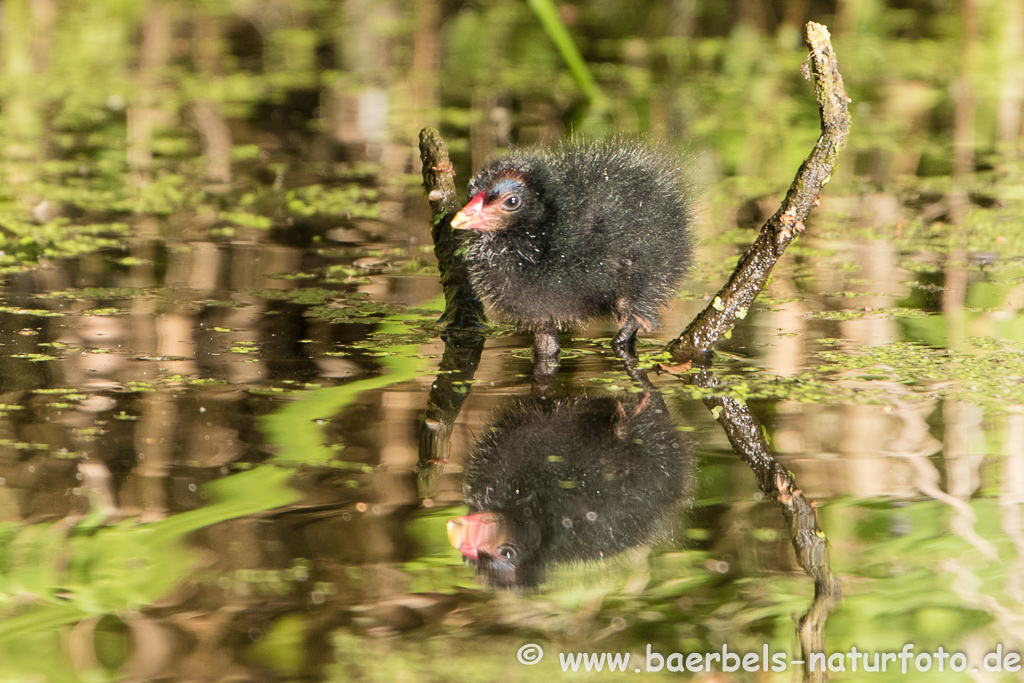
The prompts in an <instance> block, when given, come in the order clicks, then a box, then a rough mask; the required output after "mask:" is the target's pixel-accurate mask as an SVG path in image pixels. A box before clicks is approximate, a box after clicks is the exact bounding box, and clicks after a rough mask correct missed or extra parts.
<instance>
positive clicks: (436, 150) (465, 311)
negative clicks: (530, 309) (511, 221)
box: [420, 127, 487, 329]
mask: <svg viewBox="0 0 1024 683" xmlns="http://www.w3.org/2000/svg"><path fill="white" fill-rule="evenodd" d="M420 161H422V162H423V189H424V191H425V192H426V194H427V200H428V201H429V202H430V213H431V217H432V219H433V221H432V223H431V229H430V234H431V237H433V238H434V255H435V256H436V257H437V268H438V270H440V271H441V287H442V288H443V289H444V299H445V307H444V313H443V314H442V315H441V319H440V320H439V322H443V323H447V324H448V329H451V328H453V327H460V328H479V327H481V326H482V325H483V323H484V322H485V321H486V320H487V318H486V316H485V315H484V307H483V304H481V303H480V299H478V298H477V296H476V294H474V293H473V288H472V286H471V285H470V283H469V271H468V269H467V267H466V262H465V260H464V259H463V257H462V256H461V254H460V253H459V251H458V243H457V241H456V239H455V235H453V234H452V228H451V222H452V216H454V215H455V214H456V213H458V211H459V209H460V208H461V206H460V205H459V199H458V197H457V196H456V194H455V171H454V169H452V163H451V161H449V159H448V145H446V144H445V142H444V140H443V139H442V138H441V133H439V132H438V130H437V129H436V128H432V127H428V128H424V129H423V130H421V131H420Z"/></svg>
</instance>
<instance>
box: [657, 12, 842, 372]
mask: <svg viewBox="0 0 1024 683" xmlns="http://www.w3.org/2000/svg"><path fill="white" fill-rule="evenodd" d="M807 44H808V45H809V46H810V48H811V54H810V56H809V57H808V61H807V63H805V65H804V66H805V72H804V73H805V75H806V76H807V77H808V78H810V72H813V74H814V90H815V94H816V95H817V99H818V110H819V112H820V113H821V137H819V138H818V142H817V144H816V145H815V146H814V150H813V151H812V152H811V154H810V156H808V157H807V159H806V160H805V161H804V163H803V164H802V165H801V166H800V170H799V171H797V174H796V177H795V178H794V179H793V184H792V185H790V188H789V192H787V193H786V198H785V199H784V200H783V202H782V205H781V206H780V207H779V210H778V211H776V212H775V215H774V216H772V217H771V218H769V219H768V221H767V222H766V223H765V224H764V226H762V228H761V233H760V234H759V235H758V237H757V239H756V240H755V241H754V243H753V244H752V245H750V248H749V249H747V251H746V253H745V254H743V257H742V258H741V259H740V261H739V263H738V264H737V265H736V270H735V271H733V274H732V277H730V278H729V281H728V282H727V283H726V284H725V286H724V287H723V288H722V289H721V290H720V291H719V292H718V295H717V296H715V298H714V299H713V300H712V302H711V304H710V305H709V306H708V307H707V308H705V309H704V310H703V311H701V313H700V315H698V316H697V317H696V318H694V320H693V322H691V323H690V324H689V326H688V327H687V328H686V330H685V331H684V332H683V333H682V334H681V335H679V337H678V338H676V339H674V340H672V341H671V342H669V344H668V347H667V350H668V351H669V352H671V354H672V356H673V359H674V360H676V361H677V362H679V363H685V362H689V361H701V360H703V359H705V358H706V357H707V356H708V355H709V354H710V352H711V350H712V348H713V347H714V345H715V344H716V343H717V342H718V340H720V339H721V338H722V337H723V336H725V334H726V333H727V332H729V331H730V330H731V329H732V327H733V325H735V324H736V320H737V319H742V318H743V317H745V316H746V314H747V310H748V309H749V308H750V305H751V304H752V303H753V302H754V299H755V298H757V295H758V294H760V292H761V290H762V289H763V288H764V285H765V284H766V283H767V281H768V276H769V275H770V274H771V271H772V268H773V267H774V266H775V262H776V261H778V259H779V257H780V256H782V253H783V252H784V251H785V249H786V247H787V246H789V244H790V242H792V241H793V238H794V237H796V235H798V234H799V233H801V232H803V230H804V220H806V219H807V216H808V215H809V214H810V212H811V209H813V208H814V207H815V206H817V205H818V200H819V197H820V196H821V190H822V188H823V187H824V186H825V184H826V183H827V182H828V181H829V179H830V178H831V177H832V171H833V170H834V169H835V167H836V162H837V161H838V159H839V153H840V152H842V150H843V148H844V147H845V146H846V136H847V134H848V132H849V130H850V115H849V112H848V111H847V105H848V103H849V98H848V97H847V96H846V91H845V90H844V89H843V78H842V76H840V74H839V67H838V65H837V64H836V58H835V53H834V51H833V50H832V43H831V42H830V41H829V33H828V29H827V28H825V27H824V26H822V25H821V24H816V23H814V22H808V24H807ZM808 65H809V70H808V69H807V67H808Z"/></svg>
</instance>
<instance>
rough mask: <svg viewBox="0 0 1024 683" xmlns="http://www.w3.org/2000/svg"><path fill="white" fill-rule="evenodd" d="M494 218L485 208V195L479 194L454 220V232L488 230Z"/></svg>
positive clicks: (474, 196)
mask: <svg viewBox="0 0 1024 683" xmlns="http://www.w3.org/2000/svg"><path fill="white" fill-rule="evenodd" d="M492 218H493V216H491V214H490V213H489V212H488V211H487V210H486V209H485V208H484V193H483V192H477V193H476V194H475V195H473V198H472V199H470V200H469V203H468V204H466V205H465V206H464V207H462V211H459V212H458V213H457V214H455V217H454V218H452V229H453V230H488V229H490V228H489V227H488V224H489V223H490V222H491V219H492Z"/></svg>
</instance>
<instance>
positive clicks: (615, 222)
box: [451, 142, 690, 359]
mask: <svg viewBox="0 0 1024 683" xmlns="http://www.w3.org/2000/svg"><path fill="white" fill-rule="evenodd" d="M469 197H470V200H469V203H468V204H466V206H465V207H464V208H463V209H462V211H460V212H459V213H458V214H456V216H455V217H454V218H453V219H452V223H451V225H452V228H456V229H464V230H473V231H475V233H476V234H475V235H474V238H473V239H471V240H469V243H468V245H467V247H466V258H467V261H468V263H469V269H470V277H471V279H472V282H473V286H474V287H475V289H476V290H477V293H478V295H479V296H480V297H481V298H482V299H483V300H484V301H486V302H488V303H489V305H490V306H491V307H492V308H493V309H495V310H496V311H497V312H498V313H499V314H501V315H502V316H504V317H505V318H507V319H509V320H510V321H511V322H512V323H514V324H516V325H517V326H519V327H521V328H524V329H529V330H532V331H533V332H534V352H535V354H536V356H537V358H538V359H552V358H556V357H557V355H558V337H557V332H558V329H559V328H562V327H566V326H573V325H578V324H579V323H582V322H583V321H585V320H589V319H592V318H596V317H600V316H605V315H613V316H615V318H616V320H618V323H619V325H620V329H619V332H618V334H616V335H615V338H614V340H613V343H612V346H613V349H614V350H615V352H616V353H617V354H618V355H620V356H624V355H633V353H634V344H635V340H636V333H637V330H639V329H640V328H644V329H645V330H648V331H650V330H652V329H654V328H655V327H656V326H657V324H658V315H659V311H660V309H661V307H662V305H663V304H664V303H665V301H666V299H668V297H669V295H670V294H671V293H672V290H673V287H674V285H675V283H676V281H677V280H678V279H679V277H680V276H681V275H682V273H683V272H684V271H685V270H686V268H687V267H688V265H689V262H690V238H689V210H688V206H687V198H686V194H685V188H684V185H683V180H682V173H681V170H680V168H679V165H678V164H677V163H676V161H675V160H673V159H672V158H670V157H669V156H668V155H667V154H665V153H664V152H661V151H659V150H656V149H653V148H651V147H648V146H645V145H643V144H641V143H624V142H614V143H586V144H582V145H579V146H563V147H560V148H558V149H556V150H553V151H540V152H529V151H517V152H513V153H512V154H510V155H508V156H506V157H504V158H501V159H498V160H497V161H495V162H493V163H491V164H490V165H489V166H488V167H487V168H485V169H484V170H482V171H481V172H480V173H479V174H478V175H477V176H476V177H475V178H473V180H472V181H471V182H470V184H469Z"/></svg>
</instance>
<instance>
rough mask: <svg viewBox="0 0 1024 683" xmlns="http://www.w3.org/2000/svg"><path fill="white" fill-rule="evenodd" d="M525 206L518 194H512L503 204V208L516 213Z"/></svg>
mask: <svg viewBox="0 0 1024 683" xmlns="http://www.w3.org/2000/svg"><path fill="white" fill-rule="evenodd" d="M522 205H523V200H522V199H520V198H519V195H517V194H510V195H509V196H507V197H505V199H504V201H502V202H501V208H503V209H505V210H506V211H515V210H516V209H518V208H519V207H520V206H522Z"/></svg>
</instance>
